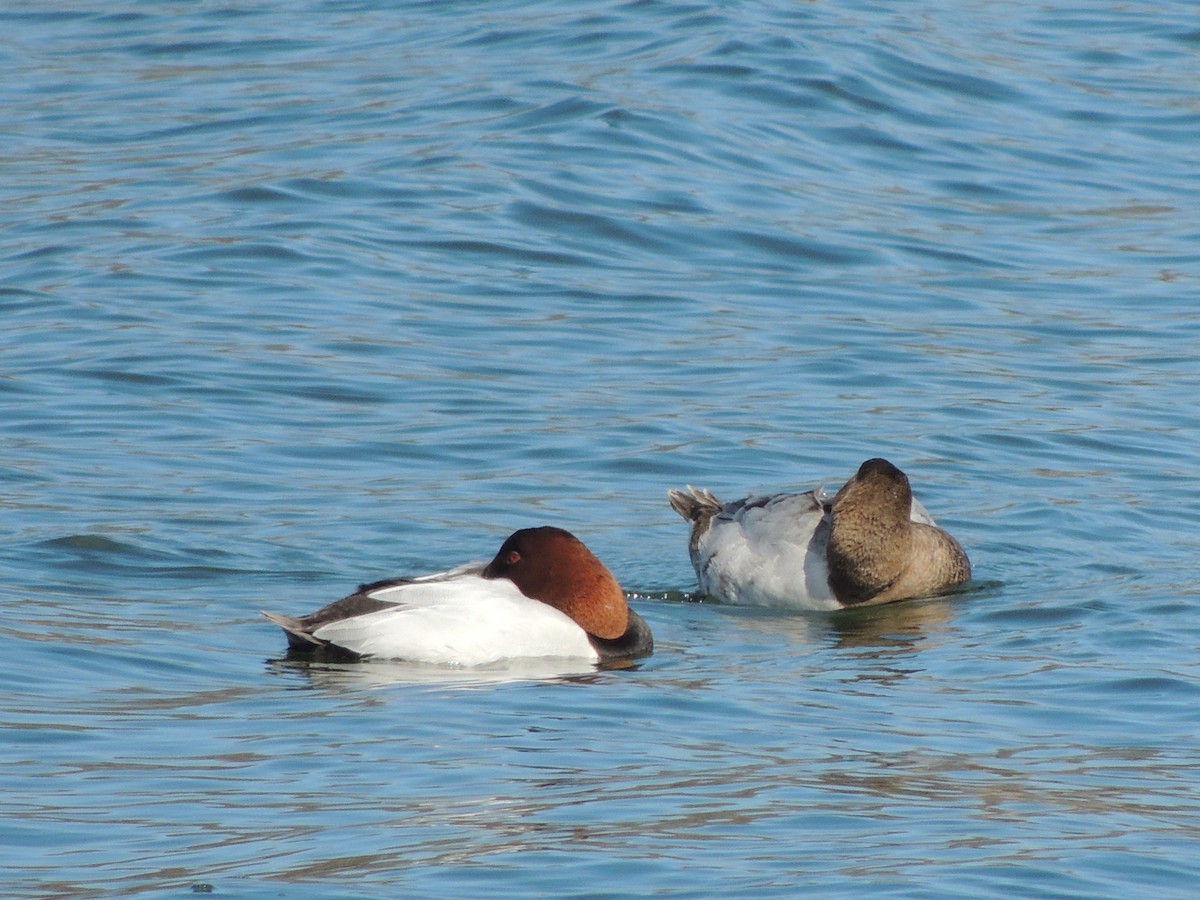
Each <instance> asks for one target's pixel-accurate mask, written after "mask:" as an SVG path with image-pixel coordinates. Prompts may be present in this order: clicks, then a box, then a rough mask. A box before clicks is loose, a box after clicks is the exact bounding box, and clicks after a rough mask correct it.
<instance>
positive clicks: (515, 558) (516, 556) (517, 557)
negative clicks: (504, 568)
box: [504, 550, 521, 566]
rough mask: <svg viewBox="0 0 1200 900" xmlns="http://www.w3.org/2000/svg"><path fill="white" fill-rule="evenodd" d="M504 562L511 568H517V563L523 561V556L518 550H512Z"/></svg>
mask: <svg viewBox="0 0 1200 900" xmlns="http://www.w3.org/2000/svg"><path fill="white" fill-rule="evenodd" d="M504 561H505V562H506V563H508V564H509V565H510V566H515V565H516V564H517V563H519V562H520V561H521V554H520V553H518V552H517V551H516V550H512V551H510V552H509V554H508V557H507V558H506V559H505V560H504Z"/></svg>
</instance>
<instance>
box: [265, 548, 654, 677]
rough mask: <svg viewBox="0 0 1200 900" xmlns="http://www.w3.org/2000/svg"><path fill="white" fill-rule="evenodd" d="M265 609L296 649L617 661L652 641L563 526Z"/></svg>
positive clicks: (443, 658) (440, 659)
mask: <svg viewBox="0 0 1200 900" xmlns="http://www.w3.org/2000/svg"><path fill="white" fill-rule="evenodd" d="M264 615H265V616H266V617H267V618H268V619H270V620H271V621H272V622H274V623H275V624H276V625H278V626H279V627H280V628H282V629H283V630H284V632H285V633H286V634H287V638H288V645H289V647H290V648H291V649H292V650H297V651H329V652H333V653H335V654H341V655H345V656H349V657H355V658H363V659H367V658H371V659H400V660H407V661H410V662H422V663H434V664H439V665H452V666H484V665H489V664H492V663H498V662H502V661H504V660H517V659H529V658H548V657H561V658H572V659H585V660H587V661H589V662H591V663H594V664H601V665H616V664H621V663H624V662H628V661H630V660H634V659H639V658H641V657H644V656H649V655H650V654H651V653H652V652H653V651H654V640H653V638H652V637H651V635H650V628H649V627H648V626H647V625H646V623H645V621H643V619H642V617H641V616H639V615H638V614H637V613H635V612H634V611H633V610H632V609H630V608H629V604H628V603H627V602H626V600H625V594H624V592H623V591H622V590H621V587H620V585H619V584H618V583H617V580H616V578H614V577H613V575H612V573H611V572H609V570H608V569H607V568H606V567H605V565H604V563H602V562H600V560H599V559H597V558H596V556H595V555H594V554H593V553H592V552H591V551H590V550H588V548H587V547H586V546H584V544H583V542H582V541H580V540H579V539H578V538H576V537H575V536H574V535H573V534H571V533H570V532H569V531H564V530H563V529H561V528H552V527H549V526H544V527H541V528H525V529H522V530H520V531H517V532H514V533H513V534H512V535H511V536H509V538H508V540H506V541H505V542H504V545H503V546H502V547H501V548H500V552H498V553H497V554H496V556H495V557H494V558H493V559H492V561H491V562H489V563H488V564H487V565H482V564H468V565H465V566H460V567H459V568H457V569H452V570H451V571H449V572H442V573H439V574H436V575H426V576H423V577H420V578H411V579H396V580H392V581H379V582H375V583H374V584H367V585H363V586H362V587H360V588H359V589H358V590H357V591H356V592H355V593H353V594H351V595H350V596H348V597H344V598H342V599H341V600H338V601H336V602H334V603H331V604H330V605H328V606H326V607H324V608H323V609H320V610H318V611H317V612H315V613H312V614H311V615H307V616H302V617H300V618H291V617H289V616H280V615H274V614H272V613H264Z"/></svg>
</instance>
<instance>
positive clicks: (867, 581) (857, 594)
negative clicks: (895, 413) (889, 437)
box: [827, 459, 912, 603]
mask: <svg viewBox="0 0 1200 900" xmlns="http://www.w3.org/2000/svg"><path fill="white" fill-rule="evenodd" d="M911 509H912V488H911V487H910V486H909V483H908V476H907V475H905V474H904V473H903V472H901V471H900V470H899V469H897V468H896V467H895V466H893V465H892V464H891V463H890V462H888V461H887V460H886V459H868V460H867V461H866V462H865V463H863V464H862V465H861V466H859V468H858V472H857V473H855V475H854V477H853V478H851V479H850V480H849V481H847V482H846V483H845V484H844V485H843V486H842V489H841V490H840V491H838V492H837V494H836V495H835V496H834V498H833V504H832V523H831V527H830V534H829V549H828V553H827V556H828V561H829V583H830V586H831V587H832V588H833V590H834V593H835V594H836V595H837V598H838V599H839V600H841V601H842V602H843V603H861V602H863V601H865V600H869V599H871V598H872V597H874V596H875V595H877V594H880V593H881V592H883V591H885V590H887V588H888V587H890V586H891V585H892V583H893V582H895V581H896V579H898V578H899V577H900V575H901V574H902V572H903V571H904V569H905V567H906V566H907V565H908V562H909V559H910V556H911V553H912V535H911V531H912V526H911V521H910V518H909V517H910V511H911Z"/></svg>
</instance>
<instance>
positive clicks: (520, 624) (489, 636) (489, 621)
mask: <svg viewBox="0 0 1200 900" xmlns="http://www.w3.org/2000/svg"><path fill="white" fill-rule="evenodd" d="M371 595H372V596H373V597H375V598H376V599H378V600H383V601H386V602H390V603H395V604H396V605H395V606H394V607H392V608H390V609H383V610H379V611H377V612H372V613H368V614H366V615H362V616H355V617H353V618H350V619H343V620H341V621H339V622H331V623H330V624H328V625H324V626H322V627H320V628H318V629H317V630H316V631H315V632H314V634H315V636H316V637H318V638H320V639H321V640H325V641H330V642H331V643H334V644H336V645H338V646H339V647H344V648H346V649H348V650H352V651H354V652H355V653H359V654H361V655H363V656H370V657H375V658H379V659H407V660H412V661H418V662H428V663H437V664H440V665H458V666H479V665H486V664H488V663H493V662H497V661H500V660H504V659H521V658H530V657H571V658H581V659H589V660H595V659H597V658H598V657H597V654H596V651H595V649H594V648H593V647H592V645H591V643H590V642H589V641H588V638H587V635H586V634H585V633H584V631H583V629H582V628H580V627H579V626H578V625H577V624H576V623H575V622H574V621H572V619H571V618H570V617H569V616H567V615H566V614H564V613H562V612H560V611H559V610H557V609H554V608H553V607H551V606H547V605H546V604H545V603H542V602H541V601H538V600H532V599H530V598H529V597H526V596H525V595H524V594H522V593H521V592H520V591H519V590H518V589H517V587H516V585H514V584H513V583H512V582H511V581H509V580H507V579H504V578H496V579H486V578H480V577H478V576H475V575H465V576H460V577H457V578H449V579H442V580H436V581H418V582H413V583H409V584H401V585H395V586H392V587H386V588H382V589H380V590H377V591H372V592H371Z"/></svg>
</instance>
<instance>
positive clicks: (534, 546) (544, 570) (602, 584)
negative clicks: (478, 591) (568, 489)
mask: <svg viewBox="0 0 1200 900" xmlns="http://www.w3.org/2000/svg"><path fill="white" fill-rule="evenodd" d="M483 577H484V578H507V579H509V580H510V581H512V582H513V584H515V585H516V586H517V588H518V589H519V590H520V591H521V593H522V594H524V595H525V596H526V597H531V598H533V599H534V600H540V601H542V602H543V603H546V604H549V605H550V606H553V607H554V608H555V609H559V610H561V611H562V612H564V613H566V614H567V615H568V616H570V617H571V618H572V619H574V620H575V622H576V623H577V624H578V625H579V627H580V628H582V629H583V630H584V631H586V632H587V633H588V634H591V635H595V636H596V637H600V638H607V639H610V640H611V639H614V638H619V637H621V635H623V634H624V633H625V631H626V630H627V629H628V628H629V604H628V603H626V601H625V593H624V592H623V591H622V590H621V586H620V585H619V584H618V583H617V579H616V578H614V577H613V574H612V573H611V572H610V571H608V569H607V568H606V567H605V565H604V563H602V562H600V560H599V559H597V558H596V556H595V555H594V554H593V553H592V551H591V550H589V549H588V548H587V547H585V546H584V545H583V542H582V541H581V540H579V539H578V538H577V537H575V535H573V534H571V532H569V531H564V530H563V529H561V528H553V527H551V526H543V527H541V528H523V529H521V530H520V531H515V532H513V533H512V535H510V536H509V538H508V540H506V541H505V542H504V545H503V546H502V547H501V548H500V552H499V553H497V554H496V556H495V558H494V559H493V560H492V561H491V562H490V563H488V564H487V567H486V568H484V570H483Z"/></svg>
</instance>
